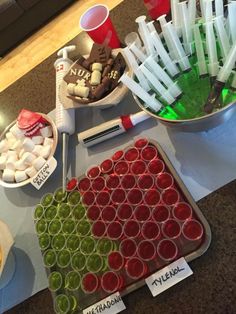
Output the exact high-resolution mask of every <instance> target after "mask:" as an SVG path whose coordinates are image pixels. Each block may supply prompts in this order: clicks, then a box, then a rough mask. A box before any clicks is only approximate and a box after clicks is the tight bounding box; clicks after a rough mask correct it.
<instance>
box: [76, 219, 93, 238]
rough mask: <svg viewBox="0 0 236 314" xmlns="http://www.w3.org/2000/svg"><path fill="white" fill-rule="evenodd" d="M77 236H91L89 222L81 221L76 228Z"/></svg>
mask: <svg viewBox="0 0 236 314" xmlns="http://www.w3.org/2000/svg"><path fill="white" fill-rule="evenodd" d="M76 230H77V234H78V235H80V236H82V237H85V236H87V235H89V234H90V231H91V225H90V223H89V222H88V221H87V220H81V221H79V222H78V224H77V226H76Z"/></svg>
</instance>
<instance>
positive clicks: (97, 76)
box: [79, 62, 102, 97]
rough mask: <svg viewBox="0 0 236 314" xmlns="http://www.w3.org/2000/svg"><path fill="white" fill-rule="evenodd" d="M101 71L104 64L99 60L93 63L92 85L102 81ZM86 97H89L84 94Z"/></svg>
mask: <svg viewBox="0 0 236 314" xmlns="http://www.w3.org/2000/svg"><path fill="white" fill-rule="evenodd" d="M101 71H102V64H101V63H98V62H95V63H93V65H92V75H91V80H90V84H91V85H99V84H100V83H101V78H102V73H101ZM79 96H80V95H79ZM84 97H87V96H84Z"/></svg>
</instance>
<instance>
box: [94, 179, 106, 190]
mask: <svg viewBox="0 0 236 314" xmlns="http://www.w3.org/2000/svg"><path fill="white" fill-rule="evenodd" d="M105 184H106V182H105V179H104V178H103V177H97V178H95V179H94V180H93V181H92V183H91V188H92V190H93V191H94V192H99V191H102V190H103V189H104V188H105Z"/></svg>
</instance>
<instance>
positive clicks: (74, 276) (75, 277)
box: [65, 270, 81, 291]
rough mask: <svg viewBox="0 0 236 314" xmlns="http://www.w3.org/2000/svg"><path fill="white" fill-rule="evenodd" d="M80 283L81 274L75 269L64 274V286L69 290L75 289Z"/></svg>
mask: <svg viewBox="0 0 236 314" xmlns="http://www.w3.org/2000/svg"><path fill="white" fill-rule="evenodd" d="M80 284H81V276H80V274H79V273H78V272H77V271H74V270H72V271H70V272H69V273H67V274H66V276H65V288H66V289H68V290H70V291H76V290H78V289H79V287H80Z"/></svg>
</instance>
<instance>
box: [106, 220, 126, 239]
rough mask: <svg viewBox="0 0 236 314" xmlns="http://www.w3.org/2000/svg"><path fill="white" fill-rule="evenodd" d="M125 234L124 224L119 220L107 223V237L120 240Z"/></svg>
mask: <svg viewBox="0 0 236 314" xmlns="http://www.w3.org/2000/svg"><path fill="white" fill-rule="evenodd" d="M122 235H123V226H122V224H121V223H120V222H119V221H113V222H110V223H109V224H108V225H107V237H108V238H109V239H111V240H118V239H120V238H121V237H122Z"/></svg>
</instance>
